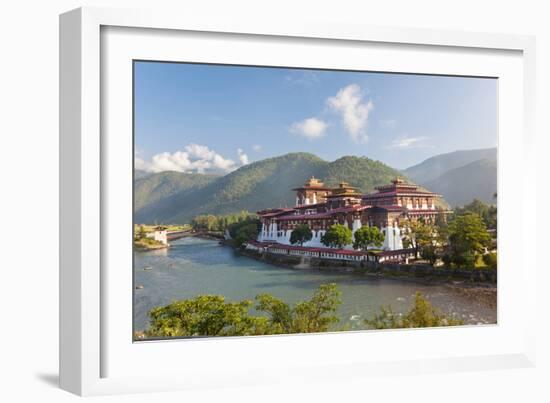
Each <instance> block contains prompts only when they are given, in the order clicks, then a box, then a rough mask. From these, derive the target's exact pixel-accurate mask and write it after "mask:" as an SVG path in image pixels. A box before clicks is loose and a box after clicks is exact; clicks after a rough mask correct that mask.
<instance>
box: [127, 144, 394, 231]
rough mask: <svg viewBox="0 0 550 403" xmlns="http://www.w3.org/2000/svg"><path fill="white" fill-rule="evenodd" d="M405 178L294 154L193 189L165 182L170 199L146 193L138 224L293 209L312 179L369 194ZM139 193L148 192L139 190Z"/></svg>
mask: <svg viewBox="0 0 550 403" xmlns="http://www.w3.org/2000/svg"><path fill="white" fill-rule="evenodd" d="M173 174H176V175H175V176H176V177H177V176H178V175H177V174H178V173H173ZM179 175H191V174H179ZM194 175H200V174H194ZM400 175H401V174H400V172H399V171H397V170H395V169H393V168H390V167H389V166H387V165H384V164H383V163H381V162H379V161H374V160H371V159H369V158H365V157H342V158H340V159H338V160H336V161H333V162H327V161H324V160H322V159H321V158H319V157H317V156H315V155H313V154H309V153H291V154H286V155H283V156H280V157H274V158H268V159H265V160H261V161H257V162H254V163H251V164H248V165H245V166H243V167H241V168H239V169H237V170H236V171H233V172H231V173H229V174H227V175H225V176H223V177H218V178H214V179H212V178H211V179H210V182H209V183H207V184H205V185H204V186H199V187H196V188H194V189H190V188H185V189H183V190H181V191H175V189H174V188H173V187H171V186H170V185H168V184H167V183H166V184H165V185H164V186H166V188H168V189H169V190H170V191H169V192H167V196H166V197H158V196H160V195H157V196H155V200H152V199H148V198H147V195H146V192H145V191H144V193H143V194H142V195H140V198H139V200H140V203H141V205H140V206H139V208H137V207H138V205H137V203H136V210H135V219H136V221H137V222H144V223H150V222H154V221H157V222H164V223H182V222H188V221H190V220H191V219H192V218H193V217H195V216H196V215H199V214H209V213H211V214H228V213H233V212H238V211H241V210H248V211H257V210H261V209H265V208H269V207H284V206H292V205H294V203H295V197H296V196H295V194H294V192H292V191H291V189H292V188H295V187H297V186H300V185H302V184H303V183H304V181H305V180H306V179H308V178H309V177H311V176H315V177H317V178H320V179H322V180H323V181H324V182H325V184H326V185H328V186H336V185H337V184H338V183H339V182H341V181H346V182H349V183H350V184H351V185H353V186H356V187H358V188H359V189H360V190H361V191H362V192H370V191H372V190H373V189H374V186H377V185H381V184H385V183H388V182H389V181H390V180H391V179H393V178H395V177H396V176H400ZM146 179H150V178H146ZM136 189H137V186H136ZM148 189H149V190H150V189H151V188H148ZM140 190H144V189H143V188H141V187H140ZM136 193H137V190H136ZM168 193H169V194H168ZM137 200H138V197H137V196H136V201H137Z"/></svg>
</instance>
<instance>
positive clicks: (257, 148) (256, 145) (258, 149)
mask: <svg viewBox="0 0 550 403" xmlns="http://www.w3.org/2000/svg"><path fill="white" fill-rule="evenodd" d="M252 149H253V150H254V151H262V146H261V145H260V144H254V145H253V146H252Z"/></svg>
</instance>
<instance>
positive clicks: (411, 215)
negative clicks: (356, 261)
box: [257, 177, 447, 251]
mask: <svg viewBox="0 0 550 403" xmlns="http://www.w3.org/2000/svg"><path fill="white" fill-rule="evenodd" d="M375 189H376V192H374V193H370V194H362V193H361V192H359V191H358V190H357V188H355V187H353V186H350V185H349V184H348V183H346V182H342V183H340V184H339V186H338V187H336V188H330V187H327V186H325V185H324V184H323V182H321V181H320V180H318V179H316V178H314V177H312V178H311V179H309V180H307V181H306V182H305V183H304V185H303V186H301V187H298V188H296V189H293V191H295V192H296V205H295V206H294V207H291V208H274V209H267V210H262V211H259V212H258V215H259V217H260V220H261V224H262V225H261V231H260V233H259V235H258V239H257V240H258V241H259V242H261V243H274V244H280V245H290V235H291V233H292V230H293V229H294V228H295V227H296V226H297V225H300V224H307V225H308V226H309V227H310V228H311V230H312V232H313V238H312V239H311V241H309V242H307V243H304V245H303V247H311V248H325V246H324V245H323V244H322V243H321V237H322V236H323V235H324V233H325V232H326V230H327V229H328V228H329V227H330V226H331V225H333V224H342V225H345V226H347V227H348V228H350V229H351V230H352V232H353V233H355V231H357V230H358V229H359V228H361V227H362V226H364V225H368V226H370V227H372V226H376V227H378V228H379V229H380V231H381V232H382V233H383V234H384V245H383V247H382V249H384V250H386V251H397V250H402V249H403V240H402V238H403V234H404V225H405V222H407V221H408V220H413V221H414V220H419V219H423V220H424V221H425V222H427V223H429V222H435V220H436V218H437V217H438V216H441V217H442V218H443V219H444V218H445V215H446V213H447V211H445V210H441V209H438V208H437V207H436V200H437V199H438V198H439V197H441V196H440V195H438V194H435V193H432V192H429V191H426V190H423V189H419V188H418V186H417V185H414V184H409V183H405V182H404V181H403V180H401V179H399V178H396V179H394V180H393V181H391V183H390V184H388V185H384V186H378V187H376V188H375ZM349 248H351V245H350V246H349Z"/></svg>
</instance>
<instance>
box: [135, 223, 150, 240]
mask: <svg viewBox="0 0 550 403" xmlns="http://www.w3.org/2000/svg"><path fill="white" fill-rule="evenodd" d="M146 236H147V233H146V232H145V227H144V226H143V225H140V226H139V229H138V233H137V236H136V239H143V238H145V237H146Z"/></svg>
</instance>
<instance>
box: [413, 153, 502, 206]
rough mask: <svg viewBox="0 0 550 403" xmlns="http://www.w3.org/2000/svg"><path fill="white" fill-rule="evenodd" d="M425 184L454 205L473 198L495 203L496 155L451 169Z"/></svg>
mask: <svg viewBox="0 0 550 403" xmlns="http://www.w3.org/2000/svg"><path fill="white" fill-rule="evenodd" d="M423 185H424V186H425V187H426V188H428V189H430V190H431V191H433V192H435V193H439V194H441V195H443V197H444V198H445V200H446V201H447V202H449V204H451V205H452V206H461V205H464V204H466V203H469V202H471V201H472V200H473V199H479V200H482V201H484V202H486V203H495V199H494V197H493V195H494V194H495V192H496V191H497V159H496V156H495V157H494V158H483V159H480V160H477V161H474V162H471V163H469V164H466V165H464V166H461V167H459V168H454V169H450V170H448V171H447V172H445V173H444V174H442V175H441V176H439V177H437V178H435V179H433V180H431V181H428V182H426V183H424V184H423Z"/></svg>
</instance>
